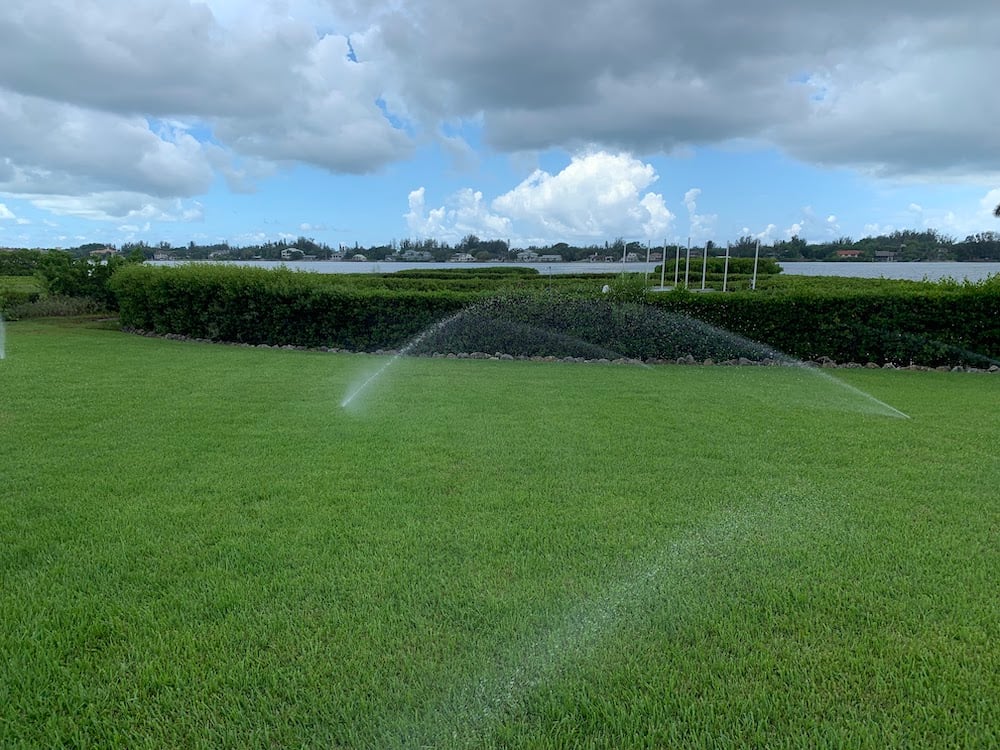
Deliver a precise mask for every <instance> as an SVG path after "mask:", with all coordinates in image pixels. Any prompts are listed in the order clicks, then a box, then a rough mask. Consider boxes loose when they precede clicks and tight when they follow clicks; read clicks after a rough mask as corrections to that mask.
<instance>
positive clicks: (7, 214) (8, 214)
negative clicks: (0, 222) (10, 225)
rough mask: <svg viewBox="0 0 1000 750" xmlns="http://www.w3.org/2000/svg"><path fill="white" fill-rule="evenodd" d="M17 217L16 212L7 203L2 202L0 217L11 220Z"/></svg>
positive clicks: (0, 204)
mask: <svg viewBox="0 0 1000 750" xmlns="http://www.w3.org/2000/svg"><path fill="white" fill-rule="evenodd" d="M16 218H17V217H16V216H15V215H14V212H13V211H11V210H10V209H9V208H7V206H6V204H4V203H0V219H4V220H8V221H11V220H14V219H16Z"/></svg>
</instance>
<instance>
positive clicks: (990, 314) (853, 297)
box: [652, 283, 1000, 366]
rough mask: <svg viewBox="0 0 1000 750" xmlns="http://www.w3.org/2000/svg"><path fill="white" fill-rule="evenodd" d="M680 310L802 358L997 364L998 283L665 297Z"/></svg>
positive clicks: (661, 302) (662, 302)
mask: <svg viewBox="0 0 1000 750" xmlns="http://www.w3.org/2000/svg"><path fill="white" fill-rule="evenodd" d="M652 303H653V304H656V305H657V306H658V307H660V308H661V309H665V310H670V311H673V312H681V313H684V314H686V315H690V316H692V317H694V318H698V319H699V320H702V321H705V322H706V323H710V324H711V325H714V326H717V327H719V328H723V329H726V330H728V331H732V332H733V333H737V334H739V335H741V336H745V337H746V338H748V339H752V340H754V341H760V342H766V343H767V344H768V345H770V346H772V347H774V348H775V349H778V350H780V351H782V352H784V353H786V354H788V355H790V356H793V357H795V358H798V359H803V360H815V359H819V358H821V357H829V358H830V359H833V360H835V361H838V362H859V363H865V362H875V363H878V364H884V363H887V362H892V363H895V364H910V363H915V364H922V365H971V366H983V365H988V364H994V363H996V362H997V361H998V360H1000V284H998V283H992V284H980V285H965V286H957V285H933V284H922V285H917V284H903V285H900V286H899V287H898V288H897V289H896V290H893V289H892V287H891V285H886V284H883V285H882V286H881V288H879V289H878V290H877V291H859V290H854V291H846V292H840V293H838V292H837V291H835V290H834V289H833V288H832V287H828V291H825V292H823V293H817V292H815V291H814V292H811V293H810V292H808V291H799V292H795V291H789V292H786V293H782V294H762V293H750V292H742V293H734V294H728V295H719V294H708V295H697V294H683V293H682V294H667V295H662V296H659V297H654V298H653V299H652Z"/></svg>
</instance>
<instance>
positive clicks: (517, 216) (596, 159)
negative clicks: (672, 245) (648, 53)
mask: <svg viewBox="0 0 1000 750" xmlns="http://www.w3.org/2000/svg"><path fill="white" fill-rule="evenodd" d="M657 179H658V176H657V174H656V171H655V170H654V169H653V167H652V166H651V165H649V164H644V163H643V162H641V161H639V160H638V159H635V158H633V157H632V156H629V155H628V154H611V153H607V152H603V151H594V152H589V153H586V154H583V155H579V156H576V157H573V159H572V160H571V161H570V163H569V164H568V165H567V166H566V167H565V168H564V169H563V170H562V171H560V172H558V173H556V174H550V173H549V172H546V171H544V170H541V169H536V170H535V171H534V172H533V173H532V174H531V175H530V176H529V177H528V178H527V179H525V180H524V181H523V182H521V183H520V184H519V185H517V186H516V187H514V188H513V189H512V190H509V191H508V192H506V193H504V194H502V195H500V196H498V197H497V198H495V199H494V200H493V201H492V202H490V203H489V204H487V202H486V201H485V200H484V198H483V194H482V193H481V192H479V191H474V190H471V189H465V190H462V191H459V192H458V193H456V194H455V195H454V196H452V198H451V199H450V200H449V202H448V203H447V204H446V205H445V206H441V207H439V208H435V209H431V210H428V209H427V208H426V206H425V191H424V189H423V188H420V189H418V190H414V191H413V192H411V193H410V195H409V211H408V213H407V214H406V215H405V218H406V221H407V224H408V226H409V227H410V230H411V231H413V232H415V233H416V234H418V235H419V236H435V237H440V238H456V237H461V236H464V235H465V234H470V233H471V234H476V235H479V236H483V237H489V238H499V239H513V240H514V241H517V242H521V243H532V242H539V243H542V242H562V241H565V242H593V241H597V240H603V239H605V238H607V237H615V236H620V237H627V238H631V239H643V240H647V241H650V240H655V239H661V238H662V237H663V236H664V234H665V233H666V232H667V231H668V230H669V228H670V226H671V224H672V222H673V219H674V215H673V214H672V213H671V212H670V210H669V209H668V208H667V206H666V204H665V202H664V200H663V196H662V195H660V194H658V193H654V192H651V191H647V190H646V188H648V187H649V186H650V185H652V184H653V183H654V182H655V181H656V180H657Z"/></svg>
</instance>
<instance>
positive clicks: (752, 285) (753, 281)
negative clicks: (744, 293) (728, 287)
mask: <svg viewBox="0 0 1000 750" xmlns="http://www.w3.org/2000/svg"><path fill="white" fill-rule="evenodd" d="M759 257H760V240H757V249H756V250H754V251H753V278H751V279H750V288H751V289H756V288H757V258H759Z"/></svg>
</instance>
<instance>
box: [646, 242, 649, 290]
mask: <svg viewBox="0 0 1000 750" xmlns="http://www.w3.org/2000/svg"><path fill="white" fill-rule="evenodd" d="M646 286H649V245H646Z"/></svg>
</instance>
